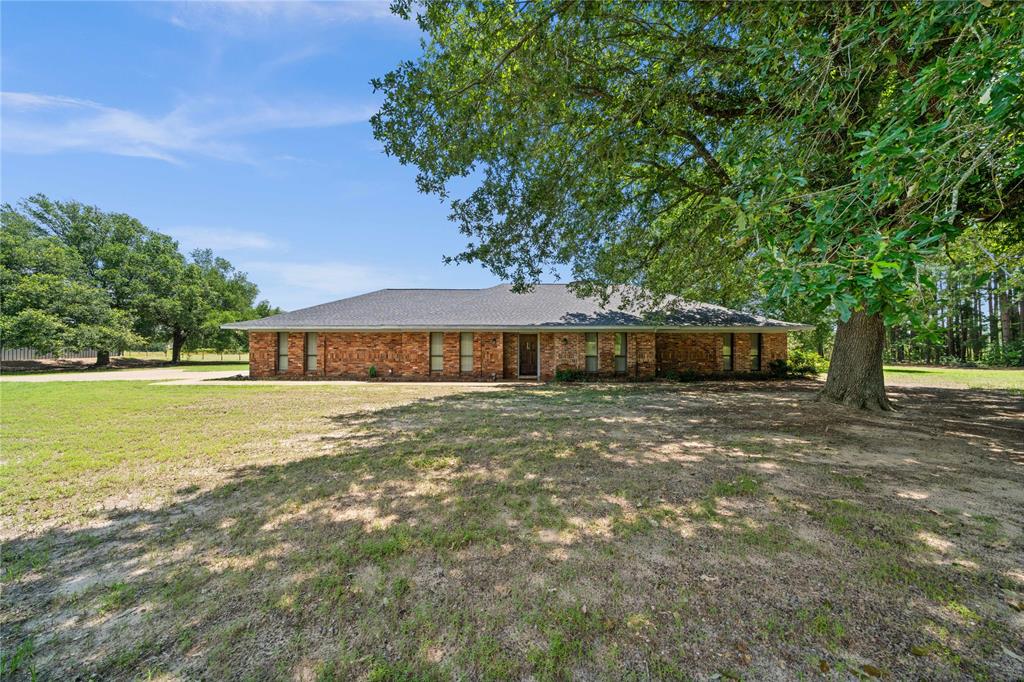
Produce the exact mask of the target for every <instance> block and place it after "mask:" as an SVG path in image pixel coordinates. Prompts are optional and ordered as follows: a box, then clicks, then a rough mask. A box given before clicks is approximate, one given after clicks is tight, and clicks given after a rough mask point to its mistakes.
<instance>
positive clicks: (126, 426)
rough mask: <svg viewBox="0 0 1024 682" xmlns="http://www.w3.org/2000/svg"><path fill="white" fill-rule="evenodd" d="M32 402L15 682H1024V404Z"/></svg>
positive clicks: (10, 667)
mask: <svg viewBox="0 0 1024 682" xmlns="http://www.w3.org/2000/svg"><path fill="white" fill-rule="evenodd" d="M10 389H14V390H10ZM3 390H4V396H3V398H4V410H3V428H4V453H3V458H4V460H5V461H4V464H3V467H4V469H3V473H4V476H5V478H4V480H3V481H2V485H3V491H2V493H3V500H2V504H3V505H4V506H3V515H4V518H5V522H6V523H7V527H6V529H5V531H4V532H5V534H6V535H7V537H8V541H7V542H6V543H5V547H4V566H3V568H4V571H3V580H4V583H5V585H4V593H3V604H2V606H3V608H2V609H0V627H2V630H3V641H2V642H0V649H2V650H3V652H4V653H3V656H4V659H3V666H4V671H3V672H4V673H5V674H6V673H12V672H13V676H14V677H19V676H20V677H25V678H27V677H29V676H30V674H31V672H32V671H38V672H39V673H40V675H41V676H42V677H48V678H62V677H72V676H74V675H76V674H77V675H81V676H82V677H88V676H89V675H95V676H97V677H100V678H115V679H131V678H136V677H146V676H147V675H152V676H153V677H156V678H161V677H164V678H196V677H204V678H209V679H221V678H231V679H237V678H295V679H353V678H354V679H367V680H396V679H450V678H453V677H454V678H467V679H495V680H504V679H520V678H529V677H532V678H533V679H537V680H558V679H577V678H578V679H609V680H619V679H638V680H646V679H687V678H694V679H698V678H706V677H709V676H713V675H716V674H717V675H719V676H721V677H723V678H726V679H766V678H767V679H792V678H801V677H803V678H812V677H822V676H824V677H826V678H827V677H833V678H836V679H843V678H849V677H857V676H872V675H875V674H878V675H883V676H890V677H892V678H899V679H907V678H911V679H937V678H962V677H967V678H971V677H974V678H978V679H995V680H1010V679H1017V678H1019V677H1021V676H1022V675H1024V651H1022V647H1021V641H1022V640H1024V613H1021V612H1020V611H1019V610H1017V608H1016V607H1017V606H1021V605H1024V604H1022V602H1024V599H1022V596H1021V595H1022V593H1024V569H1022V566H1024V536H1022V527H1024V512H1022V509H1024V445H1022V443H1024V427H1022V418H1024V409H1022V405H1021V400H1020V398H1019V397H1018V396H1015V395H1013V394H1010V393H999V392H989V393H985V392H966V391H957V390H950V389H944V388H928V389H924V388H906V389H902V390H900V391H899V392H897V395H896V397H897V401H898V403H899V405H900V406H901V407H902V410H901V411H900V412H899V413H898V414H897V415H896V416H889V415H869V414H854V413H850V412H847V411H845V410H842V409H840V408H834V407H831V406H825V405H820V404H817V403H814V402H813V401H812V398H813V392H812V391H813V385H812V384H810V383H808V384H806V385H804V384H772V385H756V384H743V385H727V384H701V385H691V386H678V385H663V384H662V385H648V386H601V385H588V386H573V387H568V388H566V387H559V386H544V387H535V386H516V387H505V388H497V389H495V390H471V389H468V388H466V387H458V386H432V385H411V384H407V385H395V384H391V385H380V384H375V385H365V386H362V385H360V386H331V385H323V384H320V385H311V386H300V387H288V386H272V385H268V386H266V387H262V386H261V387H253V386H241V387H219V386H218V387H213V386H180V387H176V386H148V385H143V384H137V383H134V382H119V383H118V384H113V382H110V383H106V382H104V383H98V384H96V383H93V384H71V385H69V384H63V385H55V384H34V385H18V386H13V385H10V384H5V385H4V387H3Z"/></svg>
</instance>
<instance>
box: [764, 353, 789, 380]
mask: <svg viewBox="0 0 1024 682" xmlns="http://www.w3.org/2000/svg"><path fill="white" fill-rule="evenodd" d="M768 374H769V375H770V376H773V377H775V378H776V379H782V378H784V377H787V376H789V374H790V367H789V363H788V362H786V361H785V360H783V359H782V358H778V359H776V360H772V361H771V362H769V363H768Z"/></svg>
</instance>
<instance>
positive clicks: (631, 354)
mask: <svg viewBox="0 0 1024 682" xmlns="http://www.w3.org/2000/svg"><path fill="white" fill-rule="evenodd" d="M626 357H627V360H626V362H627V363H628V365H629V367H628V369H629V371H628V374H629V376H630V377H634V378H637V379H650V378H653V377H654V372H655V366H656V359H655V358H656V340H655V334H654V332H634V333H630V334H629V335H628V338H627V339H626Z"/></svg>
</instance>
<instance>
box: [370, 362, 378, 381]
mask: <svg viewBox="0 0 1024 682" xmlns="http://www.w3.org/2000/svg"><path fill="white" fill-rule="evenodd" d="M369 374H370V378H371V379H376V378H377V365H370V370H369Z"/></svg>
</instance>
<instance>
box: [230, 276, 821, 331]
mask: <svg viewBox="0 0 1024 682" xmlns="http://www.w3.org/2000/svg"><path fill="white" fill-rule="evenodd" d="M223 327H224V328H225V329H244V330H265V331H302V330H313V331H315V330H318V329H339V330H342V329H352V330H356V329H359V330H364V329H382V330H383V329H394V330H398V329H435V330H437V329H465V330H473V329H523V328H535V327H536V328H560V329H565V328H587V329H609V328H612V329H614V328H626V327H656V328H659V329H661V328H669V329H670V328H674V327H685V328H694V327H696V328H715V329H722V330H726V331H728V330H734V331H745V330H757V329H778V330H785V331H798V330H800V329H810V328H811V327H808V326H807V325H800V324H793V323H791V322H782V321H780V320H772V319H769V318H766V317H761V316H759V315H752V314H749V313H743V312H739V311H736V310H729V309H728V308H723V307H721V306H717V305H710V304H708V303H694V302H690V301H684V300H682V299H679V298H672V299H670V300H669V301H667V302H666V303H665V304H664V305H663V306H662V309H661V310H660V311H659V312H655V313H647V312H643V311H640V310H637V309H632V308H629V307H628V306H626V305H625V304H624V303H623V301H622V298H621V296H619V295H613V296H612V297H611V299H610V300H609V301H608V305H607V306H606V307H604V308H602V307H601V304H600V301H599V300H598V299H596V298H579V297H577V296H576V295H575V294H574V293H573V292H572V291H571V290H570V289H569V287H568V285H565V284H538V285H537V286H536V287H534V289H533V290H532V291H530V292H529V293H525V294H517V293H515V292H513V291H512V287H511V285H508V284H499V285H498V286H494V287H490V288H487V289H381V290H380V291H374V292H371V293H368V294H363V295H361V296H353V297H352V298H343V299H341V300H338V301H332V302H330V303H322V304H320V305H315V306H313V307H311V308H303V309H301V310H294V311H292V312H289V313H281V314H280V315H273V316H271V317H265V318H263V319H261V320H249V321H247V322H232V323H230V324H225V325H223Z"/></svg>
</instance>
